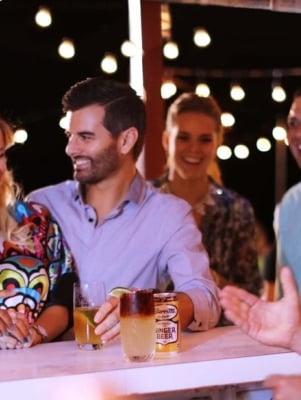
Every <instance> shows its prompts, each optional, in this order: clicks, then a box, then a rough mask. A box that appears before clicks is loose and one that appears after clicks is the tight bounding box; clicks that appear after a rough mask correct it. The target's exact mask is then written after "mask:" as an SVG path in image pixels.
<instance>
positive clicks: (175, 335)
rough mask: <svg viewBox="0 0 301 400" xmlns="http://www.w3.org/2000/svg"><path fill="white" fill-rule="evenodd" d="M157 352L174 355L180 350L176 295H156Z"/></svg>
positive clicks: (179, 327)
mask: <svg viewBox="0 0 301 400" xmlns="http://www.w3.org/2000/svg"><path fill="white" fill-rule="evenodd" d="M154 305H155V317H156V352H158V353H160V354H161V355H172V354H174V353H177V352H178V351H179V349H180V342H181V326H180V317H179V303H178V300H177V295H176V293H154Z"/></svg>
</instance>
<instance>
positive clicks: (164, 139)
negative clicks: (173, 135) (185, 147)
mask: <svg viewBox="0 0 301 400" xmlns="http://www.w3.org/2000/svg"><path fill="white" fill-rule="evenodd" d="M161 143H162V146H163V149H164V150H165V151H166V152H167V151H168V143H169V135H168V132H167V131H164V132H163V135H162V139H161Z"/></svg>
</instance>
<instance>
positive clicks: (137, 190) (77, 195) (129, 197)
mask: <svg viewBox="0 0 301 400" xmlns="http://www.w3.org/2000/svg"><path fill="white" fill-rule="evenodd" d="M145 192H146V182H145V180H144V178H143V177H142V176H141V174H140V173H139V172H138V171H137V172H136V175H135V177H134V179H133V181H132V183H131V184H130V187H129V190H128V192H127V194H126V195H125V198H124V201H123V203H124V202H126V203H127V202H132V203H135V204H137V205H139V204H141V203H142V201H143V199H144V197H145ZM72 197H73V199H74V200H75V201H80V202H81V203H82V204H84V202H83V198H82V194H81V190H80V183H79V182H77V181H74V188H73V192H72Z"/></svg>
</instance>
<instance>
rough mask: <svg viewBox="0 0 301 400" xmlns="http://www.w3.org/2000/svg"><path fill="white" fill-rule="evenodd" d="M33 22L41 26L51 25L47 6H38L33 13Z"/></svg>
mask: <svg viewBox="0 0 301 400" xmlns="http://www.w3.org/2000/svg"><path fill="white" fill-rule="evenodd" d="M35 22H36V24H37V25H38V26H40V27H41V28H47V27H48V26H50V25H51V22H52V17H51V12H50V10H49V8H47V7H40V8H39V10H38V11H37V13H36V15H35Z"/></svg>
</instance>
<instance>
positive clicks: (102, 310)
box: [94, 296, 119, 323]
mask: <svg viewBox="0 0 301 400" xmlns="http://www.w3.org/2000/svg"><path fill="white" fill-rule="evenodd" d="M118 305H119V298H118V297H114V296H112V297H109V298H108V299H107V301H105V302H104V303H103V304H102V305H101V306H100V307H99V309H98V311H97V313H96V314H95V317H94V321H95V322H96V323H100V322H101V321H103V320H104V319H105V318H106V317H107V316H108V315H109V314H110V313H112V312H113V310H115V309H117V307H118ZM118 320H119V318H118Z"/></svg>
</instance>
